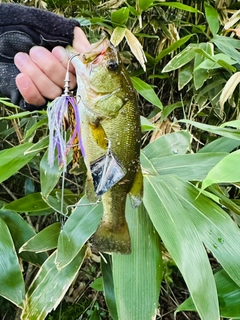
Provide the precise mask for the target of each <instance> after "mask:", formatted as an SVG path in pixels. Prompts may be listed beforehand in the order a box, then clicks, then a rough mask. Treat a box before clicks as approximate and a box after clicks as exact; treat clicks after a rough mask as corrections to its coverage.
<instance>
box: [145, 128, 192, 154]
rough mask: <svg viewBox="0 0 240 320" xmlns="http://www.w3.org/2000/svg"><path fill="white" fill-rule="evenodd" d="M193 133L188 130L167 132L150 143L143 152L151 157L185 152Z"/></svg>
mask: <svg viewBox="0 0 240 320" xmlns="http://www.w3.org/2000/svg"><path fill="white" fill-rule="evenodd" d="M190 140H191V135H190V133H189V132H187V131H178V132H173V133H169V134H165V135H163V136H161V137H160V138H158V139H157V140H154V141H153V142H151V143H149V144H148V145H147V146H146V147H145V148H144V149H143V151H142V153H143V154H144V155H145V156H146V157H147V158H148V159H149V160H151V159H153V158H160V157H166V156H171V155H174V154H185V153H186V152H187V150H188V148H189V146H190Z"/></svg>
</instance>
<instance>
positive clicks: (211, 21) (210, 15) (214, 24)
mask: <svg viewBox="0 0 240 320" xmlns="http://www.w3.org/2000/svg"><path fill="white" fill-rule="evenodd" d="M204 9H205V15H206V19H207V22H208V25H209V28H210V31H211V32H212V35H213V36H215V35H216V34H217V32H218V30H219V20H218V12H217V10H216V9H215V8H214V7H212V6H211V5H210V4H209V3H207V2H204Z"/></svg>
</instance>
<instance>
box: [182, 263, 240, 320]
mask: <svg viewBox="0 0 240 320" xmlns="http://www.w3.org/2000/svg"><path fill="white" fill-rule="evenodd" d="M214 278H215V281H216V285H217V291H218V296H219V306H220V315H221V317H224V318H231V319H239V318H240V304H239V300H240V288H239V286H238V285H237V284H236V283H235V282H234V281H233V280H232V279H231V278H230V277H229V276H228V274H227V273H226V272H225V271H224V270H223V269H222V270H220V271H218V272H216V273H215V275H214ZM179 311H196V308H195V306H194V304H193V302H192V299H191V297H190V298H188V299H187V300H185V301H184V302H183V303H182V304H181V305H180V306H178V308H177V310H176V313H177V312H179Z"/></svg>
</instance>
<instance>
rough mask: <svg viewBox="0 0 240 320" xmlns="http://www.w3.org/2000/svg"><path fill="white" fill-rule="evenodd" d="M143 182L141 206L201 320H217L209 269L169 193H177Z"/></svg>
mask: <svg viewBox="0 0 240 320" xmlns="http://www.w3.org/2000/svg"><path fill="white" fill-rule="evenodd" d="M167 177H168V178H169V176H167ZM168 178H167V179H168ZM173 179H174V178H173ZM144 182H145V193H144V198H143V201H144V205H145V206H146V209H147V211H148V214H149V216H150V218H151V220H152V222H153V224H154V226H155V228H156V230H157V232H158V233H159V235H160V237H161V238H162V240H163V242H164V244H165V246H166V248H167V249H168V251H169V253H170V254H171V256H172V257H173V259H174V261H175V262H176V264H177V266H178V268H179V269H180V271H181V273H182V275H183V277H184V280H185V282H186V284H187V286H188V289H189V291H190V293H191V295H192V299H193V301H194V304H195V306H196V309H197V311H198V313H199V315H200V317H201V319H202V320H209V319H211V320H218V319H219V308H218V299H217V291H216V286H215V282H214V278H213V274H212V270H211V266H210V264H209V261H208V257H207V254H206V251H205V249H204V247H203V245H202V240H201V239H200V237H199V234H198V231H197V229H196V227H195V226H194V224H193V222H192V220H191V219H190V217H189V213H188V211H187V210H186V209H185V208H184V207H183V205H182V204H181V202H180V201H179V200H178V198H177V196H176V194H175V193H174V192H173V190H174V189H175V192H176V193H177V192H178V190H177V186H176V185H175V184H172V185H171V187H169V185H168V184H167V183H166V182H165V181H164V180H163V179H162V178H161V177H160V176H150V175H149V176H146V178H145V181H144Z"/></svg>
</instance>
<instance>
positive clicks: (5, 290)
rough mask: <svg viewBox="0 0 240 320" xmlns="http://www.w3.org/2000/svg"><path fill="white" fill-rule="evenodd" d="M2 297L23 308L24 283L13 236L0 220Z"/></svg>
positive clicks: (0, 289) (0, 291)
mask: <svg viewBox="0 0 240 320" xmlns="http://www.w3.org/2000/svg"><path fill="white" fill-rule="evenodd" d="M0 235H1V241H0V296H2V297H4V298H6V299H8V300H9V301H11V302H12V303H14V304H15V305H17V306H18V307H22V306H23V299H24V294H25V288H24V281H23V277H22V273H21V268H20V265H19V263H18V258H17V254H16V251H15V248H14V244H13V241H12V237H11V234H10V232H9V230H8V227H7V225H6V223H5V221H4V220H3V219H2V218H0Z"/></svg>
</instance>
